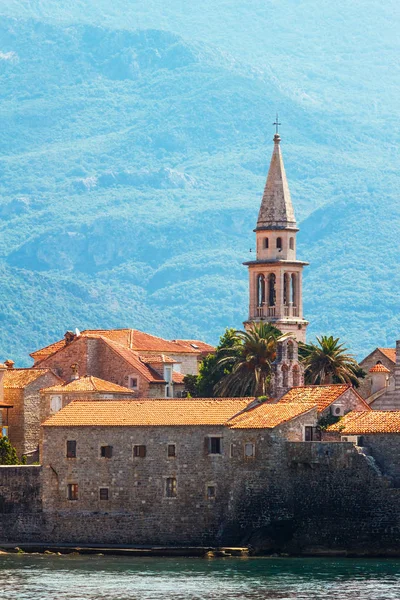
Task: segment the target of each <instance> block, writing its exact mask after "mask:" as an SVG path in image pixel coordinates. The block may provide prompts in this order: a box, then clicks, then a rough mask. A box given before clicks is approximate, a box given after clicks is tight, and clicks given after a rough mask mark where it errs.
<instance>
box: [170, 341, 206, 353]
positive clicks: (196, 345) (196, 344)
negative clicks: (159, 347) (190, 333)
mask: <svg viewBox="0 0 400 600" xmlns="http://www.w3.org/2000/svg"><path fill="white" fill-rule="evenodd" d="M173 341H174V342H178V344H180V345H181V346H185V347H187V348H191V349H194V350H196V351H198V352H201V353H202V354H211V353H213V352H215V346H211V344H207V342H202V341H200V340H173Z"/></svg>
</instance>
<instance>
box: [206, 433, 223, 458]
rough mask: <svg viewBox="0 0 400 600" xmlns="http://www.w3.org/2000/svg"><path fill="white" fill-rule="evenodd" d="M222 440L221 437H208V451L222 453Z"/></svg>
mask: <svg viewBox="0 0 400 600" xmlns="http://www.w3.org/2000/svg"><path fill="white" fill-rule="evenodd" d="M221 442H222V440H221V438H220V437H209V438H208V453H209V454H222V443H221Z"/></svg>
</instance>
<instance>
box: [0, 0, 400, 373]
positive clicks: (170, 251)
mask: <svg viewBox="0 0 400 600" xmlns="http://www.w3.org/2000/svg"><path fill="white" fill-rule="evenodd" d="M299 6H300V8H299ZM341 6H342V8H343V13H342V15H343V16H341V17H339V16H338V15H337V14H336V16H335V15H334V14H333V9H332V8H331V7H329V6H328V5H324V6H323V7H321V5H320V4H318V3H316V2H312V1H311V0H308V1H307V2H302V3H300V5H299V3H294V2H289V1H286V2H284V4H283V8H282V7H281V8H282V12H285V10H284V9H286V15H287V13H288V11H289V12H290V15H291V18H290V19H286V21H285V26H284V27H282V23H283V21H284V17H283V16H282V15H279V14H278V15H277V14H276V12H275V8H276V5H275V3H273V2H271V3H266V4H261V3H258V2H257V3H256V4H255V6H254V7H252V9H251V10H250V9H249V8H248V7H247V5H245V4H240V3H234V2H225V3H223V4H222V5H221V6H218V7H217V8H218V10H213V11H212V9H211V5H210V6H209V7H208V8H207V5H206V7H205V9H204V11H200V10H198V9H197V7H194V9H193V11H191V13H190V14H189V11H187V13H184V14H181V13H179V10H178V8H179V5H178V3H176V2H172V3H170V4H169V5H168V8H165V11H164V12H163V9H162V7H161V3H158V2H152V3H151V6H149V7H148V9H147V10H146V13H144V12H143V10H141V9H140V7H139V8H138V7H137V6H135V10H136V9H137V12H136V13H135V14H136V16H135V14H134V11H133V9H132V10H131V8H130V5H128V3H126V2H122V1H120V2H114V3H112V4H111V3H109V2H106V1H105V0H103V2H100V3H91V2H83V3H78V2H75V3H68V7H65V6H63V7H60V6H57V7H56V6H55V5H54V4H53V3H49V2H47V1H42V2H38V1H37V2H31V3H30V4H29V11H28V10H27V7H26V5H25V3H22V2H15V1H14V2H12V1H11V2H8V3H7V6H2V7H1V8H0V13H3V19H2V22H1V25H0V40H1V46H0V83H1V105H0V115H1V122H2V128H1V129H0V153H1V157H0V216H1V220H0V267H1V268H0V282H1V286H2V297H1V302H0V317H1V318H2V320H3V328H2V331H1V332H0V349H1V352H2V354H4V355H6V354H7V355H11V356H13V357H16V358H17V359H18V360H19V361H20V362H26V353H27V351H30V350H32V349H34V348H36V347H38V346H40V345H41V344H45V343H47V342H50V341H52V340H53V339H54V338H55V337H59V336H60V335H62V334H63V332H64V330H65V329H66V328H71V327H73V328H74V327H76V326H78V327H80V328H92V327H109V326H110V327H111V326H113V327H116V326H121V327H122V326H133V327H137V328H142V329H146V330H149V331H151V332H153V333H156V334H157V333H158V334H160V335H164V336H170V337H192V336H193V337H203V338H205V339H207V340H209V341H216V339H217V338H218V335H219V334H220V333H221V332H222V329H223V328H224V327H225V326H228V325H229V326H240V324H241V321H243V320H244V319H245V318H246V316H247V273H246V269H245V267H243V266H241V262H243V261H244V260H246V259H247V258H248V250H249V248H250V247H251V246H253V245H254V242H253V233H252V229H253V227H254V224H255V220H256V215H257V211H258V206H259V201H260V197H261V193H262V189H263V186H264V181H265V176H266V172H267V168H268V162H269V155H270V152H271V150H272V148H271V142H270V138H271V137H272V133H273V132H272V131H271V129H272V128H271V127H270V121H272V120H273V119H272V117H273V115H274V113H275V109H276V107H279V110H280V112H281V114H282V113H283V115H284V118H283V121H284V124H283V127H282V129H283V133H282V136H283V142H282V149H283V153H284V159H285V164H286V169H287V174H288V178H289V181H290V185H291V190H292V197H293V201H294V204H295V210H296V215H297V217H298V220H299V221H300V222H301V232H300V234H299V237H300V239H299V254H300V257H301V258H303V259H306V260H309V261H310V262H311V265H310V267H308V268H307V275H306V278H305V283H304V296H305V312H306V316H307V317H308V318H309V319H310V321H311V325H310V335H311V336H312V335H313V334H315V333H334V334H337V335H340V336H342V337H343V338H344V339H345V340H346V341H347V343H348V344H349V345H350V347H351V348H352V350H354V351H355V352H358V353H365V352H367V351H368V350H369V349H370V348H371V347H373V346H374V345H392V344H393V343H394V339H395V337H396V336H397V334H398V331H399V325H400V323H399V316H398V315H399V311H398V308H399V303H398V293H397V290H398V289H399V288H398V284H399V281H398V278H399V276H398V274H397V268H396V267H397V263H398V258H399V257H398V250H397V239H398V236H399V232H400V223H399V214H398V212H399V211H398V202H397V190H398V188H399V177H398V173H397V170H396V168H397V162H398V151H397V144H398V133H397V129H396V124H397V121H398V118H399V114H398V106H397V102H395V99H396V97H397V96H396V94H397V91H398V87H399V73H398V67H397V60H396V52H398V44H399V43H398V40H397V37H395V36H394V34H393V21H394V22H395V21H396V19H395V17H396V15H397V14H398V8H397V7H396V5H394V4H393V6H392V9H393V11H394V12H393V11H392V19H390V14H389V11H388V8H387V7H386V8H384V9H383V10H382V11H381V12H380V13H379V16H377V10H376V9H375V8H374V6H373V4H372V3H369V8H370V13H368V11H365V13H363V15H362V18H360V15H361V12H360V11H361V8H362V7H361V4H359V5H353V6H352V7H350V8H349V7H347V6H346V5H344V3H341ZM263 7H264V8H263ZM150 8H152V10H150ZM312 10H314V13H313V14H314V17H313V19H311V18H310V13H311V11H312ZM339 12H340V11H339ZM174 17H176V18H175V19H174ZM272 17H273V18H272ZM393 17H394V18H393ZM241 19H242V23H241ZM346 19H347V20H346ZM377 19H378V21H377ZM311 21H312V22H311ZM207 22H208V23H209V25H210V27H209V29H208V30H207V31H206V24H207ZM217 23H218V24H219V30H218V28H217ZM190 24H191V26H189V25H190ZM377 24H380V27H381V31H384V32H385V33H386V35H385V36H384V39H383V40H382V37H381V38H379V39H378V37H377V36H376V33H375V32H376V29H377ZM251 25H253V30H254V31H252V32H250V30H249V28H250V26H251ZM246 26H247V28H246ZM305 26H308V27H309V28H308V29H307V39H306V38H305V37H304V33H302V32H303V31H304V27H305ZM168 29H169V30H168ZM240 29H242V30H243V31H241V33H240ZM328 29H329V34H328V33H327V35H326V36H324V33H325V31H328ZM261 30H263V31H264V33H265V32H266V31H267V32H268V34H269V35H264V37H263V36H262V35H261ZM350 30H351V31H352V36H353V37H352V39H347V38H346V37H340V39H339V38H338V34H339V33H340V32H344V31H346V32H347V33H348V32H349V31H350ZM233 32H235V35H229V34H230V33H231V34H233ZM335 41H336V45H335ZM350 48H352V49H353V51H352V52H349V49H350ZM271 65H273V66H271ZM383 102H385V104H386V106H388V107H389V108H390V109H391V119H390V123H389V122H388V121H387V120H386V119H384V118H383V115H382V114H381V113H380V110H379V107H380V105H381V104H382V103H383ZM389 223H390V226H389V227H388V224H389Z"/></svg>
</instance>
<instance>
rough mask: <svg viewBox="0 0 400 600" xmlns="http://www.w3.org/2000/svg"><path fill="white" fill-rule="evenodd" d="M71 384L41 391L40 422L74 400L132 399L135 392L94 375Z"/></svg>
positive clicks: (78, 378) (74, 380) (73, 381)
mask: <svg viewBox="0 0 400 600" xmlns="http://www.w3.org/2000/svg"><path fill="white" fill-rule="evenodd" d="M75 375H76V376H77V378H76V379H72V381H70V382H69V383H58V384H56V385H53V386H51V387H48V388H44V389H42V390H41V391H40V422H41V423H43V421H44V420H45V419H47V417H49V416H50V415H52V414H54V413H56V412H58V411H59V410H61V409H62V408H64V407H65V406H67V404H69V403H70V402H72V401H73V400H77V399H82V398H84V399H85V401H89V402H90V401H92V402H93V401H96V400H121V399H124V398H125V399H127V400H128V399H132V398H134V397H135V392H134V391H133V390H132V389H129V388H125V387H122V386H121V385H117V384H116V383H111V382H110V381H105V380H104V379H98V378H97V377H93V376H92V375H86V376H85V377H79V375H78V374H77V373H76V371H75Z"/></svg>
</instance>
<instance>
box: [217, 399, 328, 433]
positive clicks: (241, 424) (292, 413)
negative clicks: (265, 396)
mask: <svg viewBox="0 0 400 600" xmlns="http://www.w3.org/2000/svg"><path fill="white" fill-rule="evenodd" d="M311 410H314V411H315V419H316V418H317V409H316V405H315V404H307V403H306V402H302V403H292V404H289V403H287V404H285V403H283V404H280V403H279V402H278V404H269V403H263V404H260V405H259V406H256V407H254V408H252V409H250V410H247V411H246V412H244V413H242V414H241V415H238V416H236V417H233V418H232V419H231V420H230V421H229V422H228V423H227V425H228V426H229V427H230V428H231V429H273V428H274V427H277V426H278V425H282V423H286V422H287V421H290V420H291V419H294V418H295V417H298V416H300V415H302V414H304V413H307V412H309V411H311Z"/></svg>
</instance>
